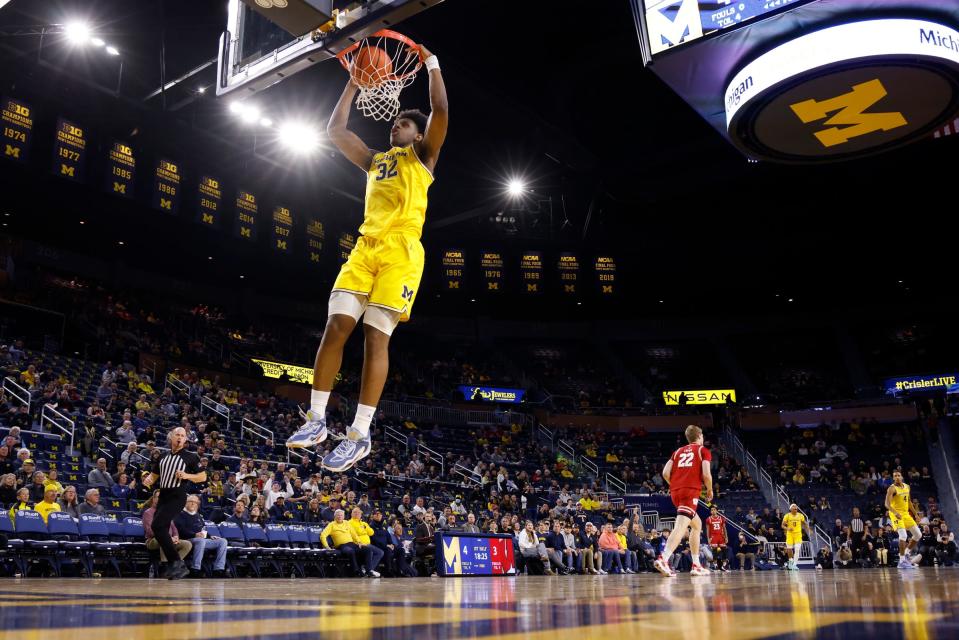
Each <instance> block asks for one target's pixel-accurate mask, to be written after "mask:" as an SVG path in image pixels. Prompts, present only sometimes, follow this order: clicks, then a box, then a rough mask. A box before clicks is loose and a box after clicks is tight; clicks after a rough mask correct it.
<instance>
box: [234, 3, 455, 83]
mask: <svg viewBox="0 0 959 640" xmlns="http://www.w3.org/2000/svg"><path fill="white" fill-rule="evenodd" d="M442 1H443V0H361V1H357V0H230V2H229V9H228V11H229V16H228V21H227V29H226V31H225V32H224V33H223V35H221V36H220V47H219V61H218V66H217V85H216V93H217V95H218V96H223V95H226V94H229V93H231V92H234V91H237V90H239V89H243V93H244V94H245V95H249V94H251V93H254V92H256V91H261V90H263V89H266V88H267V87H269V86H271V85H273V84H276V83H277V82H280V81H282V80H283V79H285V78H288V77H289V76H291V75H293V74H295V73H298V72H300V71H303V70H304V69H307V68H309V67H311V66H313V65H314V64H317V63H319V62H323V61H324V60H329V59H330V58H333V57H335V56H336V54H337V53H339V52H340V51H342V50H343V49H345V48H347V47H349V46H350V45H351V44H353V43H354V42H356V41H358V40H361V39H363V38H365V37H366V36H368V35H370V34H372V33H373V32H375V31H378V30H380V29H384V28H389V29H393V28H396V25H398V24H399V23H401V22H402V21H404V20H406V19H407V18H409V17H411V16H413V15H416V14H417V13H420V12H421V11H425V10H426V9H430V8H432V7H434V6H436V5H438V4H439V3H440V2H442Z"/></svg>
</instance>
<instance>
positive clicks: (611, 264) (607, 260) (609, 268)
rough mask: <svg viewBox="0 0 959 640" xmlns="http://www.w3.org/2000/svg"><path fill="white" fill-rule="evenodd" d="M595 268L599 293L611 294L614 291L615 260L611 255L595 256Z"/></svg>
mask: <svg viewBox="0 0 959 640" xmlns="http://www.w3.org/2000/svg"><path fill="white" fill-rule="evenodd" d="M593 266H594V267H595V269H596V284H597V285H598V286H599V293H600V295H604V296H611V295H613V294H615V293H616V289H617V286H616V260H614V259H613V258H612V257H611V256H597V257H596V262H595V263H594V265H593Z"/></svg>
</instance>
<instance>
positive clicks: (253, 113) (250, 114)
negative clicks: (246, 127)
mask: <svg viewBox="0 0 959 640" xmlns="http://www.w3.org/2000/svg"><path fill="white" fill-rule="evenodd" d="M240 118H241V119H242V120H243V122H246V123H247V124H253V123H254V122H256V121H257V120H259V119H260V110H259V109H257V108H256V107H252V106H251V107H246V108H245V109H244V110H243V111H242V112H241V113H240Z"/></svg>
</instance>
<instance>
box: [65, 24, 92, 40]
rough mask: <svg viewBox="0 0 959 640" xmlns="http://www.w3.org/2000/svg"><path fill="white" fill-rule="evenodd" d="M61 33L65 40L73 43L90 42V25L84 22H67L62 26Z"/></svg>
mask: <svg viewBox="0 0 959 640" xmlns="http://www.w3.org/2000/svg"><path fill="white" fill-rule="evenodd" d="M63 33H65V34H66V36H67V40H69V41H70V42H72V43H73V44H86V43H88V42H90V25H88V24H87V23H85V22H68V23H67V24H66V26H65V27H63Z"/></svg>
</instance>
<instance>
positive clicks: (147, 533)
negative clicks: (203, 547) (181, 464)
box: [141, 489, 193, 563]
mask: <svg viewBox="0 0 959 640" xmlns="http://www.w3.org/2000/svg"><path fill="white" fill-rule="evenodd" d="M159 497H160V490H159V489H157V490H156V491H154V492H153V495H151V496H150V498H149V499H148V500H147V501H146V503H145V504H144V505H143V513H142V514H141V518H142V520H143V535H144V537H145V538H146V545H147V549H149V550H150V551H156V550H159V551H160V562H161V563H165V562H166V561H167V559H166V554H165V553H163V548H162V547H161V546H160V543H159V542H157V540H156V536H154V535H153V516H154V515H156V505H157V500H158V499H159ZM170 537H171V538H172V539H173V545H174V546H175V547H176V552H177V555H178V556H180V560H183V559H184V558H186V557H187V555H189V553H190V550H191V549H192V548H193V544H192V543H190V542H189V541H187V540H180V532H179V531H177V528H176V525H175V524H173V523H172V522H171V523H170Z"/></svg>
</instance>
